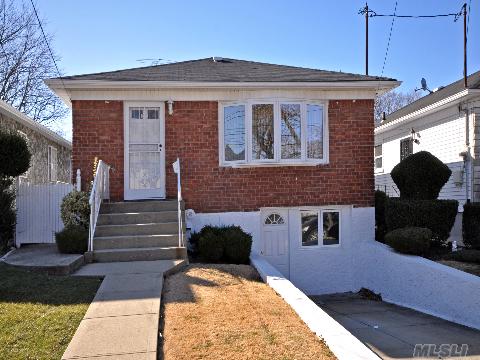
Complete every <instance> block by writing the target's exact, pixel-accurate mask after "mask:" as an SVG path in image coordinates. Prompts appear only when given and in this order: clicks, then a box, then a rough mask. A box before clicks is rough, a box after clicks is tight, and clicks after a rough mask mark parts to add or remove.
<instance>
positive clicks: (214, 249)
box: [190, 225, 252, 264]
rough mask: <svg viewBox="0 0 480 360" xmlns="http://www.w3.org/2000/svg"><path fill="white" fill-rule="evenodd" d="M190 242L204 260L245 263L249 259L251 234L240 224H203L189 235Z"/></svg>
mask: <svg viewBox="0 0 480 360" xmlns="http://www.w3.org/2000/svg"><path fill="white" fill-rule="evenodd" d="M190 244H191V245H192V248H193V249H194V251H196V250H198V255H199V256H200V258H201V259H202V260H204V261H208V262H225V263H232V264H246V263H248V262H249V259H250V252H251V249H252V236H251V235H250V234H247V233H245V232H244V231H243V230H242V228H241V227H240V226H234V225H230V226H220V227H218V226H210V225H208V226H205V227H203V228H202V230H201V231H200V232H198V233H193V234H192V235H191V236H190Z"/></svg>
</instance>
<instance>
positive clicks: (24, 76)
mask: <svg viewBox="0 0 480 360" xmlns="http://www.w3.org/2000/svg"><path fill="white" fill-rule="evenodd" d="M28 5H29V4H27V3H25V2H23V0H22V1H17V0H0V99H1V100H3V101H5V102H7V103H9V104H10V105H12V106H13V107H15V108H17V109H18V110H20V111H22V112H23V113H25V114H27V115H29V116H30V117H32V118H33V119H34V120H36V121H38V122H40V123H44V124H49V123H52V122H54V121H55V120H58V119H61V118H62V117H64V116H65V114H66V112H67V109H66V107H65V106H64V105H63V103H62V102H61V101H60V99H58V98H57V97H56V96H55V94H53V93H52V92H51V91H50V89H49V88H48V87H47V86H46V85H45V84H44V82H43V80H44V79H46V78H51V77H57V76H59V74H58V73H57V70H56V68H55V63H54V60H53V58H52V56H51V54H50V52H49V48H48V44H47V41H48V42H51V40H52V37H51V36H50V35H48V34H47V35H46V36H47V40H45V39H44V37H43V35H42V31H41V29H40V27H39V24H38V21H37V18H36V17H35V13H34V10H33V8H32V6H31V5H30V6H28Z"/></svg>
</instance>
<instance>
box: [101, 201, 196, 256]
mask: <svg viewBox="0 0 480 360" xmlns="http://www.w3.org/2000/svg"><path fill="white" fill-rule="evenodd" d="M177 209H178V203H177V200H152V201H135V202H117V203H103V204H102V205H101V208H100V214H99V215H98V220H97V226H96V229H95V236H94V238H93V250H94V251H93V261H95V262H114V261H146V260H170V259H185V258H186V257H187V250H186V248H185V247H179V243H178V210H177ZM182 216H185V215H184V213H183V212H182ZM183 223H185V222H183ZM183 231H184V232H185V228H184V229H183Z"/></svg>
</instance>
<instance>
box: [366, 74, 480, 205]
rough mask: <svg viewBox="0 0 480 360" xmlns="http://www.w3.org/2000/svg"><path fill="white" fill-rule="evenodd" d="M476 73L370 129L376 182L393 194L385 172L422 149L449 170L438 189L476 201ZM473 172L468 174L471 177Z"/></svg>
mask: <svg viewBox="0 0 480 360" xmlns="http://www.w3.org/2000/svg"><path fill="white" fill-rule="evenodd" d="M478 115H480V72H476V73H474V74H472V75H470V76H469V77H468V87H467V88H465V86H464V80H463V79H461V80H458V81H456V82H454V83H452V84H449V85H448V86H445V87H441V88H439V89H437V90H435V91H434V92H432V93H431V94H429V95H427V96H424V97H422V98H420V99H419V100H417V101H415V102H413V103H411V104H409V105H407V106H405V107H403V108H401V109H400V110H397V111H395V112H394V113H392V114H390V115H388V116H387V117H386V119H385V120H383V121H382V122H381V123H379V124H377V126H376V128H375V149H374V152H375V165H374V167H375V185H376V186H377V188H379V189H382V190H383V189H386V191H387V193H388V194H389V195H391V196H397V195H398V189H397V188H396V186H395V184H394V183H393V181H392V178H391V176H390V172H391V170H392V169H393V167H394V166H395V165H397V164H398V163H399V162H400V160H402V159H403V158H405V157H406V156H408V155H410V154H412V153H415V152H418V151H422V150H426V151H429V152H430V153H432V154H433V155H435V156H436V157H438V158H439V159H440V160H441V161H443V162H444V163H445V164H447V165H448V167H449V168H450V169H451V170H452V176H451V177H450V179H449V181H448V182H447V183H446V184H445V186H444V187H443V189H442V191H441V192H440V196H439V198H441V199H455V200H458V201H459V203H460V206H459V211H463V204H464V203H465V202H466V201H467V200H471V201H480V143H479V138H478V135H479V134H480V122H479V119H477V116H478ZM472 174H473V176H472Z"/></svg>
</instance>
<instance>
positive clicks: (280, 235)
mask: <svg viewBox="0 0 480 360" xmlns="http://www.w3.org/2000/svg"><path fill="white" fill-rule="evenodd" d="M261 214H262V221H263V222H262V255H263V256H264V257H265V259H266V260H267V261H268V262H269V263H270V264H272V265H273V266H274V267H275V268H276V269H277V270H278V271H280V272H281V273H282V275H283V276H285V277H286V278H287V279H288V278H289V277H290V259H289V255H288V249H289V246H288V211H287V210H280V209H278V210H277V209H275V210H271V209H265V210H262V212H261Z"/></svg>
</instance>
